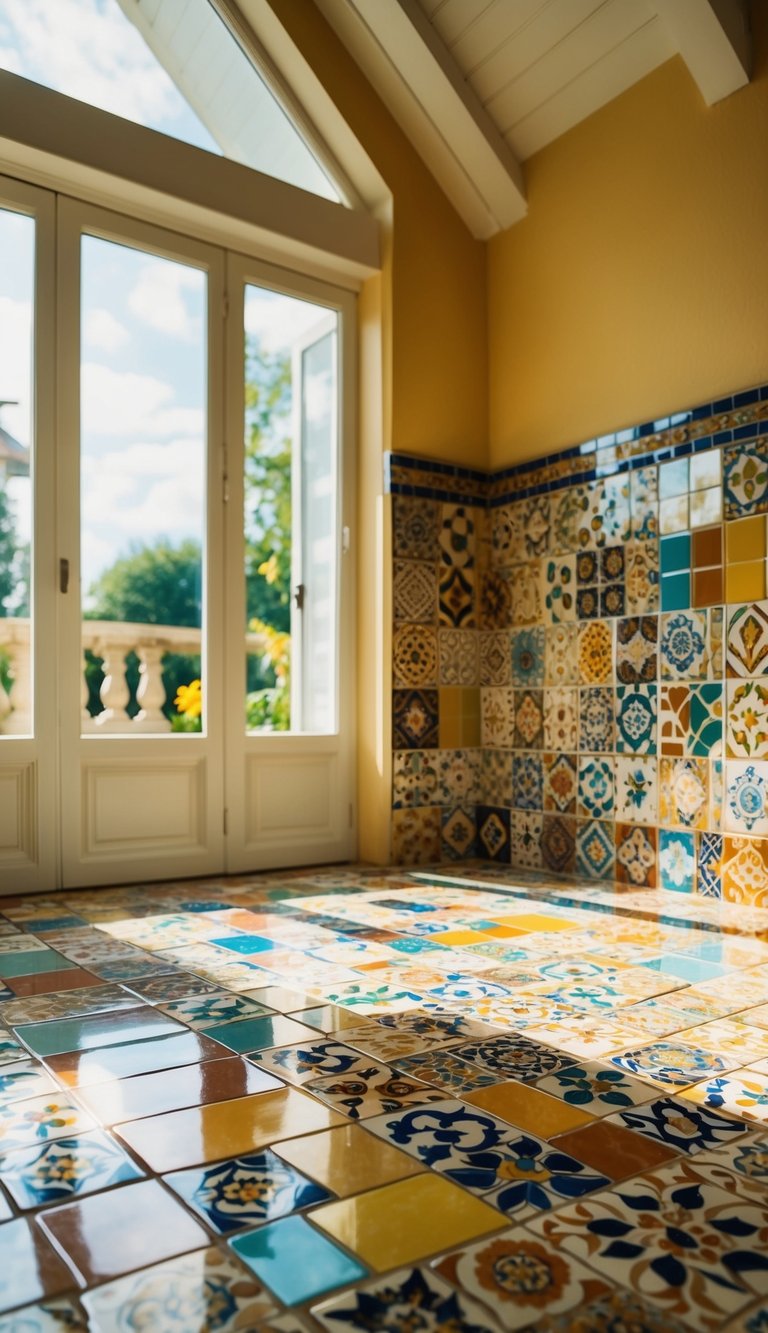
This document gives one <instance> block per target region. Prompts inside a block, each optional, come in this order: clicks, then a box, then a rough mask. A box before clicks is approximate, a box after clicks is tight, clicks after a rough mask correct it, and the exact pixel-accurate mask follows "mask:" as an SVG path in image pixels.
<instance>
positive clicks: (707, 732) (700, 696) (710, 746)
mask: <svg viewBox="0 0 768 1333" xmlns="http://www.w3.org/2000/svg"><path fill="white" fill-rule="evenodd" d="M688 727H689V733H688V740H687V751H686V753H688V754H693V755H701V756H702V757H711V758H716V757H718V756H720V755H721V754H722V752H723V687H722V685H721V684H717V685H691V686H690V711H689V719H688Z"/></svg>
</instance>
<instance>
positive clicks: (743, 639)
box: [726, 602, 768, 678]
mask: <svg viewBox="0 0 768 1333" xmlns="http://www.w3.org/2000/svg"><path fill="white" fill-rule="evenodd" d="M767 667H768V602H755V603H752V604H751V605H748V606H738V607H735V608H734V609H732V610H731V611H730V615H729V619H728V638H727V645H726V674H727V675H728V676H729V677H730V678H734V677H744V676H747V677H750V676H762V675H764V674H765V671H766V668H767Z"/></svg>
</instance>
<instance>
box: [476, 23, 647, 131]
mask: <svg viewBox="0 0 768 1333" xmlns="http://www.w3.org/2000/svg"><path fill="white" fill-rule="evenodd" d="M653 17H654V14H653V10H652V9H651V7H650V5H649V4H648V3H647V0H632V4H631V5H628V4H627V3H626V0H605V2H604V3H603V4H602V5H601V6H600V8H599V9H596V10H595V11H594V13H593V14H591V15H590V16H589V18H587V19H585V21H584V22H583V23H580V24H579V26H578V28H574V30H573V31H572V32H570V33H569V34H568V36H567V37H564V38H563V40H562V41H560V42H558V43H557V45H556V46H553V47H552V48H551V50H549V51H548V52H547V53H546V55H545V56H543V57H542V58H541V59H540V60H537V61H536V62H535V64H533V65H531V66H529V68H528V69H526V70H525V71H524V73H522V74H520V75H518V77H517V78H515V79H513V80H512V81H511V82H510V83H509V84H508V86H507V87H506V88H505V89H504V90H503V91H502V92H500V93H498V94H497V95H496V97H494V98H493V99H492V101H490V102H489V103H487V104H486V110H487V111H488V113H489V114H490V115H491V116H492V118H493V120H494V121H495V123H496V124H497V125H498V126H499V128H500V129H501V132H502V134H504V135H506V134H507V133H508V132H509V130H511V129H512V128H513V126H514V125H516V124H517V123H518V121H520V120H522V118H523V117H524V116H527V115H530V113H531V112H532V111H534V110H535V109H536V107H537V106H541V104H542V103H543V102H546V101H548V100H549V98H551V97H553V96H554V95H555V94H556V93H557V92H558V91H559V90H560V89H561V88H563V87H565V86H566V85H567V84H569V83H570V82H572V81H573V80H574V79H575V78H577V77H578V75H579V74H581V73H582V72H583V71H584V70H587V69H589V68H590V67H591V66H592V65H594V64H595V62H596V61H599V60H600V59H601V58H602V57H603V56H605V55H608V53H609V52H611V51H613V50H614V49H615V48H616V47H617V46H619V45H620V44H621V43H622V42H624V41H626V39H627V38H628V37H631V36H632V34H633V33H634V32H637V31H638V29H639V28H642V27H643V25H644V24H645V23H647V22H649V21H650V20H651V19H652V18H653Z"/></svg>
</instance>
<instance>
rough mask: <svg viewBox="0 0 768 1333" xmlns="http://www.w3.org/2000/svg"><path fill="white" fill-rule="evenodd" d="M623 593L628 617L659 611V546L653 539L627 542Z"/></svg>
mask: <svg viewBox="0 0 768 1333" xmlns="http://www.w3.org/2000/svg"><path fill="white" fill-rule="evenodd" d="M624 586H625V591H626V600H627V611H628V613H629V614H630V615H646V614H648V613H649V612H653V611H658V609H659V545H658V542H657V541H656V540H655V539H654V538H648V539H647V540H637V541H632V542H628V543H627V546H626V574H625V585H624Z"/></svg>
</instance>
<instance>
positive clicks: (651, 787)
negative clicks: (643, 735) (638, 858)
mask: <svg viewBox="0 0 768 1333" xmlns="http://www.w3.org/2000/svg"><path fill="white" fill-rule="evenodd" d="M656 767H657V760H656V759H655V757H654V756H652V755H637V756H635V757H632V758H629V757H625V756H619V757H618V758H617V759H616V818H617V819H619V820H622V821H626V822H628V823H629V822H631V823H633V824H655V823H656V820H657V815H658V786H657V780H656V779H657V774H656Z"/></svg>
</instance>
